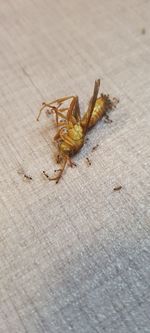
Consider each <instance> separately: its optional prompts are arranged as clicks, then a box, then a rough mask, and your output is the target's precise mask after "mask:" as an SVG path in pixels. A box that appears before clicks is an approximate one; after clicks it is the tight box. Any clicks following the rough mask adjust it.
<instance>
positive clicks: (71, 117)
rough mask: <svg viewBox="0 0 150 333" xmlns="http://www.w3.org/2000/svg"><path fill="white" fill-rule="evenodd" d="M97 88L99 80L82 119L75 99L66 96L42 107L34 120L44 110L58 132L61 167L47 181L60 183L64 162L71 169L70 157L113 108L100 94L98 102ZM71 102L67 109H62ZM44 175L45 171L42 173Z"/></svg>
mask: <svg viewBox="0 0 150 333" xmlns="http://www.w3.org/2000/svg"><path fill="white" fill-rule="evenodd" d="M99 88H100V80H99V79H98V80H96V81H95V84H94V91H93V95H92V97H91V98H90V101H89V105H88V108H87V111H86V112H85V113H84V115H83V117H81V114H80V108H79V101H78V96H65V97H62V98H58V99H56V100H54V101H52V102H50V103H43V105H42V107H41V109H40V111H39V114H38V117H37V120H39V117H40V115H41V112H42V110H44V109H45V108H49V109H50V112H49V114H50V113H54V114H55V116H56V125H57V127H59V129H58V132H57V133H56V135H55V136H54V140H55V141H56V142H57V144H58V150H59V154H58V156H57V163H58V161H59V163H60V164H61V169H59V172H58V174H57V175H54V176H53V177H49V176H48V177H47V178H48V179H49V180H56V183H58V182H59V180H60V178H61V176H62V173H63V171H64V169H65V166H66V164H67V162H68V163H69V165H70V166H71V167H72V166H74V165H75V163H74V162H73V161H72V160H71V156H72V155H74V154H76V153H77V152H78V151H79V150H80V149H81V148H82V146H83V145H84V143H85V136H86V133H87V131H88V130H89V129H90V128H91V127H93V126H94V125H95V124H96V123H97V122H98V120H101V119H102V117H103V116H105V115H106V114H107V112H108V111H109V110H111V109H113V108H114V107H115V106H116V103H115V102H114V101H113V100H110V98H109V95H104V94H101V96H100V97H99V98H97V96H98V92H99ZM68 100H71V103H70V105H69V107H67V108H66V107H64V108H62V105H63V104H64V103H65V102H66V101H68ZM43 173H44V174H45V175H47V174H46V173H45V171H44V172H43Z"/></svg>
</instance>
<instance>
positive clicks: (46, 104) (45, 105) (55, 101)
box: [37, 96, 74, 121]
mask: <svg viewBox="0 0 150 333" xmlns="http://www.w3.org/2000/svg"><path fill="white" fill-rule="evenodd" d="M71 98H74V96H65V97H62V98H58V99H55V100H54V101H52V102H50V103H45V102H44V103H43V106H42V107H41V109H40V111H39V114H38V116H37V121H38V120H39V118H40V115H41V112H42V111H43V110H44V108H45V107H50V108H52V107H53V106H52V104H55V103H57V104H58V105H59V106H60V105H61V104H62V103H64V102H65V101H67V100H68V99H71Z"/></svg>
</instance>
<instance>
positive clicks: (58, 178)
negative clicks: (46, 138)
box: [43, 156, 68, 184]
mask: <svg viewBox="0 0 150 333" xmlns="http://www.w3.org/2000/svg"><path fill="white" fill-rule="evenodd" d="M67 160H68V157H67V156H66V157H64V163H63V165H62V168H61V169H59V170H58V171H59V173H58V175H55V176H53V177H50V176H49V175H48V174H47V173H46V172H45V171H43V174H44V175H45V176H46V178H47V179H48V180H49V181H52V180H56V184H58V182H59V180H60V178H61V177H62V174H63V172H64V169H65V166H66V163H67Z"/></svg>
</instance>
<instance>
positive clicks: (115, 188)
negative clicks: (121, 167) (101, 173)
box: [113, 185, 122, 191]
mask: <svg viewBox="0 0 150 333" xmlns="http://www.w3.org/2000/svg"><path fill="white" fill-rule="evenodd" d="M121 189H122V186H121V185H119V186H116V187H114V188H113V190H114V191H120V190H121Z"/></svg>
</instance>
